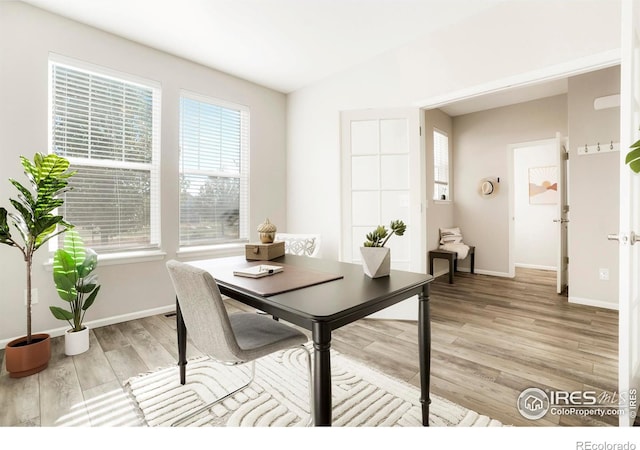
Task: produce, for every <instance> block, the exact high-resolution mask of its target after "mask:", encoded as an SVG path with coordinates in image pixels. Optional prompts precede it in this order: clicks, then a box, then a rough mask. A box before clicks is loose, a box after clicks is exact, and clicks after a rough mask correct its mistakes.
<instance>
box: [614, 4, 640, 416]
mask: <svg viewBox="0 0 640 450" xmlns="http://www.w3.org/2000/svg"><path fill="white" fill-rule="evenodd" d="M639 24H640V0H625V1H624V2H623V3H622V43H621V47H622V64H621V85H620V148H621V149H627V150H628V149H629V147H630V146H631V144H633V143H634V142H635V141H636V140H637V139H638V137H639V133H638V127H639V126H640V67H639V66H640V36H639V35H638V31H639V30H638V25H639ZM626 153H627V152H626V151H621V152H620V230H619V232H618V236H617V237H618V242H619V248H620V269H619V270H620V280H619V281H620V305H619V319H618V320H619V327H620V331H619V350H618V351H619V360H618V361H619V362H618V364H619V368H618V370H619V372H618V376H619V382H618V389H619V390H620V393H621V395H627V396H629V394H630V392H633V390H636V392H637V389H638V388H640V360H639V353H640V333H639V331H638V330H639V327H640V300H639V293H640V245H638V244H636V245H634V243H635V236H636V234H637V233H639V232H640V206H639V202H640V175H638V174H634V173H633V172H631V170H630V169H629V167H628V166H627V165H626V164H625V155H626ZM629 403H630V402H627V404H626V405H624V407H625V408H626V414H623V415H621V416H620V425H621V426H628V425H632V424H633V421H634V416H635V413H636V408H637V406H636V405H635V404H633V403H632V404H629Z"/></svg>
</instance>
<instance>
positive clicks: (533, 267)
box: [515, 263, 558, 272]
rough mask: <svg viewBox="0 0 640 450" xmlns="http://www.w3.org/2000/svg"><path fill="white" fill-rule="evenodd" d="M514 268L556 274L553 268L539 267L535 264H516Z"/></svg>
mask: <svg viewBox="0 0 640 450" xmlns="http://www.w3.org/2000/svg"><path fill="white" fill-rule="evenodd" d="M515 266H516V267H521V268H523V269H538V270H549V271H552V272H556V271H557V270H558V268H557V267H555V266H540V265H537V264H524V263H516V264H515Z"/></svg>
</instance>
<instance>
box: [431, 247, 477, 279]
mask: <svg viewBox="0 0 640 450" xmlns="http://www.w3.org/2000/svg"><path fill="white" fill-rule="evenodd" d="M468 256H469V257H471V273H474V268H475V267H474V266H475V256H476V248H475V247H474V246H469V254H468ZM436 258H438V259H446V260H448V261H449V284H453V274H454V272H457V271H458V258H457V254H456V252H452V251H449V250H442V249H437V250H429V274H430V275H433V260H434V259H436Z"/></svg>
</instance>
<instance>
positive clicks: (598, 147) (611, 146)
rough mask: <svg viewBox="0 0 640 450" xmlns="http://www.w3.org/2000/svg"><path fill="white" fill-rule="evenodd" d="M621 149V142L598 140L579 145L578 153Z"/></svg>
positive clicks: (589, 153) (588, 153)
mask: <svg viewBox="0 0 640 450" xmlns="http://www.w3.org/2000/svg"><path fill="white" fill-rule="evenodd" d="M619 150H620V143H619V142H613V141H609V143H605V144H602V143H600V142H596V143H595V144H592V145H588V144H585V145H582V146H579V147H578V155H597V154H599V153H609V152H617V151H619Z"/></svg>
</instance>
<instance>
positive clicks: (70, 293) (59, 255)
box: [53, 248, 78, 302]
mask: <svg viewBox="0 0 640 450" xmlns="http://www.w3.org/2000/svg"><path fill="white" fill-rule="evenodd" d="M53 281H54V283H55V285H56V288H57V290H58V295H59V296H60V298H62V299H63V300H66V301H68V302H70V301H73V300H75V298H76V296H77V290H76V283H77V282H78V273H77V272H76V264H75V261H74V260H73V257H72V256H71V255H70V254H69V253H68V252H67V251H66V250H64V249H62V248H61V249H58V250H57V251H56V252H55V254H54V255H53Z"/></svg>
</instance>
